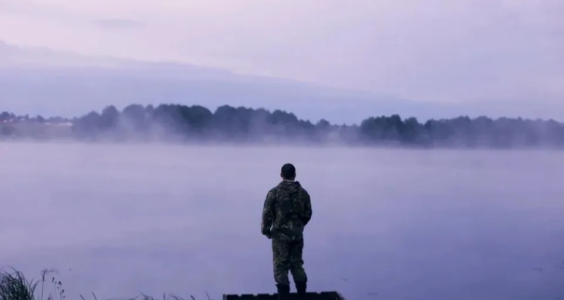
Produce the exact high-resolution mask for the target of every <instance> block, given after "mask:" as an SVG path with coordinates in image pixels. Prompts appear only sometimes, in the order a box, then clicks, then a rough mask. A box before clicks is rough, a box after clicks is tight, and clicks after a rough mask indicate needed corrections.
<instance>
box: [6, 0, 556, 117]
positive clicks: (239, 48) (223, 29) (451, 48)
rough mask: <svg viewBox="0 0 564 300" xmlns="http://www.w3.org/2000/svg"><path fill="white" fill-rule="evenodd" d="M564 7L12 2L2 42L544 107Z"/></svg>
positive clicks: (529, 1)
mask: <svg viewBox="0 0 564 300" xmlns="http://www.w3.org/2000/svg"><path fill="white" fill-rule="evenodd" d="M563 14H564V2H561V1H559V0H511V1H509V0H487V1H485V0H473V1H472V0H457V1H451V0H450V1H446V0H426V1H421V0H394V1H391V0H350V1H342V0H340V1H338V0H308V1H298V0H181V1H177V0H174V1H173V0H160V1H157V0H136V1H133V0H119V1H116V0H81V1H76V0H35V1H33V0H0V25H1V26H0V40H2V41H5V42H8V43H11V44H16V45H29V46H44V47H49V48H51V49H54V50H65V51H73V52H77V53H81V54H92V55H112V56H118V57H128V58H136V59H144V60H167V61H178V62H186V63H193V64H199V65H205V66H214V67H222V68H227V69H230V70H234V71H237V72H242V73H250V74H258V75H269V76H276V77H284V78H291V79H298V80H304V81H310V82H316V83H321V84H325V85H329V86H335V87H344V88H354V89H361V90H367V91H372V92H376V93H379V94H382V95H393V96H394V97H399V98H405V99H412V100H418V101H441V102H463V103H485V102H488V103H489V102H495V103H496V104H498V105H508V106H511V105H519V106H521V107H522V108H523V109H526V108H527V107H530V108H531V109H533V108H534V107H535V106H539V105H544V104H546V105H550V106H554V105H556V106H555V107H561V106H558V105H559V103H561V102H562V99H563V98H564V97H563V96H564V84H562V82H564V51H563V50H564V19H562V18H561V17H560V16H562V15H563ZM560 105H562V104H560Z"/></svg>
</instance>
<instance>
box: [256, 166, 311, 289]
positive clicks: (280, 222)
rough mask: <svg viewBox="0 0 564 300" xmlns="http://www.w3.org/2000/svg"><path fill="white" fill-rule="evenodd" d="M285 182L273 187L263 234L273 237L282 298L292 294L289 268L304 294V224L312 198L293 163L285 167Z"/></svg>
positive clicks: (269, 197) (263, 225)
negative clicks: (298, 178) (297, 174)
mask: <svg viewBox="0 0 564 300" xmlns="http://www.w3.org/2000/svg"><path fill="white" fill-rule="evenodd" d="M280 177H282V182H280V183H279V184H278V185H277V186H276V187H275V188H273V189H271V190H270V191H269V192H268V194H267V196H266V200H265V201H264V207H263V211H262V224H261V231H262V234H263V235H265V236H266V237H268V238H269V239H272V254H273V262H274V280H275V281H276V287H277V289H278V295H279V297H280V298H281V299H284V296H285V295H287V294H289V293H290V281H289V279H288V271H291V272H292V277H293V278H294V283H295V284H296V290H297V292H298V293H299V294H304V293H305V292H306V289H307V275H306V273H305V270H304V267H303V264H304V261H303V259H302V252H303V249H304V237H303V231H304V227H305V226H306V225H307V223H308V222H309V220H310V219H311V215H312V210H311V201H310V197H309V194H308V193H307V191H306V190H305V189H304V188H303V187H302V186H301V184H300V183H299V182H298V181H295V179H296V168H295V167H294V166H293V165H292V164H285V165H283V166H282V170H281V172H280Z"/></svg>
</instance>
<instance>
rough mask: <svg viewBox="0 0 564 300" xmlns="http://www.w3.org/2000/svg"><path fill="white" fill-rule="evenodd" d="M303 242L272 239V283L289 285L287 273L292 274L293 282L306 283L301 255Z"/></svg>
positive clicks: (301, 240)
mask: <svg viewBox="0 0 564 300" xmlns="http://www.w3.org/2000/svg"><path fill="white" fill-rule="evenodd" d="M303 250H304V240H303V239H300V240H295V241H284V240H278V239H272V254H273V262H274V281H276V284H279V285H290V280H289V279H288V271H290V272H292V277H293V278H294V282H307V275H306V272H305V270H304V267H303V265H304V261H303V259H302V253H303Z"/></svg>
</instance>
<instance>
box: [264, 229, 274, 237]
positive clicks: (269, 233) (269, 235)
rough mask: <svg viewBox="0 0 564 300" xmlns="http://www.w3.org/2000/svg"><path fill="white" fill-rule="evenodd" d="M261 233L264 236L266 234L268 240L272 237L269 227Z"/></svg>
mask: <svg viewBox="0 0 564 300" xmlns="http://www.w3.org/2000/svg"><path fill="white" fill-rule="evenodd" d="M262 234H264V236H266V237H267V238H268V239H269V240H270V239H271V238H272V233H271V232H270V229H268V230H265V231H264V232H263V233H262Z"/></svg>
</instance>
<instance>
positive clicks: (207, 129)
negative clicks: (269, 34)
mask: <svg viewBox="0 0 564 300" xmlns="http://www.w3.org/2000/svg"><path fill="white" fill-rule="evenodd" d="M65 128H66V129H65ZM0 137H1V138H2V139H17V138H38V139H55V138H63V137H66V138H72V139H79V140H88V141H98V140H105V141H130V140H144V141H184V142H204V143H205V142H210V143H215V142H229V143H299V144H320V145H327V144H341V145H350V146H404V147H457V148H509V147H522V148H535V147H549V148H560V147H563V146H564V126H563V124H562V123H559V122H556V121H554V120H548V121H544V120H527V119H522V118H517V119H511V118H499V119H491V118H488V117H478V118H469V117H465V116H462V117H457V118H453V119H445V120H428V121H426V122H419V121H418V120H417V119H416V118H413V117H411V118H407V119H402V118H401V117H400V116H399V115H392V116H380V117H369V118H367V119H365V120H363V121H362V122H360V124H356V125H338V124H331V123H330V122H328V121H326V120H320V121H319V122H317V123H312V122H310V121H307V120H301V119H299V118H298V117H297V116H296V115H294V114H293V113H289V112H285V111H281V110H274V111H272V112H271V111H268V110H265V109H251V108H245V107H231V106H227V105H225V106H221V107H219V108H217V109H216V110H215V111H214V112H212V111H211V110H209V109H208V108H205V107H203V106H199V105H195V106H186V105H177V104H161V105H158V106H156V107H154V106H152V105H149V106H142V105H136V104H133V105H129V106H127V107H125V108H124V109H123V110H122V111H119V110H118V109H116V108H115V107H114V106H109V107H106V108H104V109H103V110H102V111H101V112H90V113H88V114H86V115H84V116H82V117H79V118H74V119H72V120H68V119H64V118H49V119H46V118H43V117H41V116H38V117H34V118H30V117H28V116H24V117H22V116H15V115H14V114H11V113H8V112H3V113H0Z"/></svg>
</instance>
